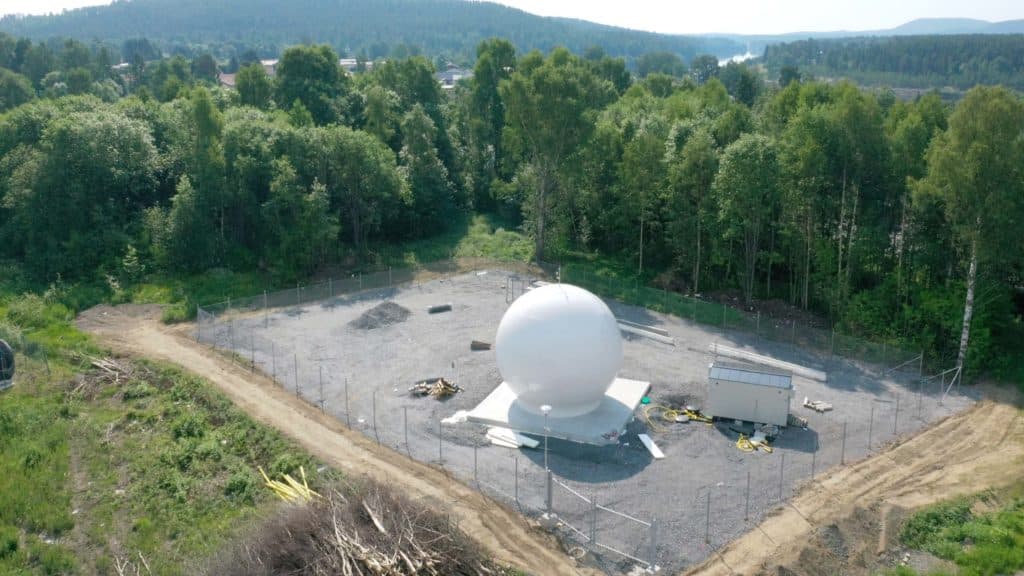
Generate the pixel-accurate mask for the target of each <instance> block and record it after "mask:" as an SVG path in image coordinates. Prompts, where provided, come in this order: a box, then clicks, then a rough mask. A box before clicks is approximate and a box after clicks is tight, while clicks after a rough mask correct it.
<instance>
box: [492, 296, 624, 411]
mask: <svg viewBox="0 0 1024 576" xmlns="http://www.w3.org/2000/svg"><path fill="white" fill-rule="evenodd" d="M494 347H495V353H496V354H497V357H498V370H500V371H501V376H502V378H504V380H505V382H506V383H507V384H508V386H509V387H510V388H511V389H512V391H513V392H515V393H516V395H517V396H518V405H519V406H521V407H522V408H524V409H525V410H528V411H530V412H534V413H541V410H540V407H541V406H544V405H545V404H546V405H549V406H551V416H552V417H555V418H565V417H572V416H578V415H580V414H586V413H587V412H590V411H592V410H594V409H595V408H597V406H598V404H600V403H601V399H602V398H603V397H604V393H605V392H606V391H607V390H608V387H609V386H610V385H611V384H612V382H613V381H614V380H615V376H616V375H617V374H618V372H619V368H620V367H621V366H622V336H621V335H620V333H619V325H618V322H617V321H616V320H615V315H613V314H612V311H611V310H609V309H608V306H607V305H605V303H604V302H602V301H601V299H600V298H598V297H597V296H594V295H593V294H591V293H590V292H587V291H586V290H584V289H582V288H578V287H576V286H571V285H569V284H549V285H547V286H542V287H540V288H535V289H533V290H531V291H529V292H527V293H526V294H524V295H523V296H521V297H520V298H519V299H517V300H516V301H515V302H513V303H512V306H510V307H509V309H508V311H506V312H505V316H504V317H502V319H501V324H499V325H498V335H497V337H496V339H495V343H494Z"/></svg>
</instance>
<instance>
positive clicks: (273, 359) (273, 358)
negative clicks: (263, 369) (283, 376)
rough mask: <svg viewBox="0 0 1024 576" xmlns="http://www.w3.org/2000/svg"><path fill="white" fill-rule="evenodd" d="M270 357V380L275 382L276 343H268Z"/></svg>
mask: <svg viewBox="0 0 1024 576" xmlns="http://www.w3.org/2000/svg"><path fill="white" fill-rule="evenodd" d="M270 357H271V362H272V364H271V365H272V366H273V368H272V369H273V372H272V374H273V376H272V378H273V379H274V382H277V342H271V343H270Z"/></svg>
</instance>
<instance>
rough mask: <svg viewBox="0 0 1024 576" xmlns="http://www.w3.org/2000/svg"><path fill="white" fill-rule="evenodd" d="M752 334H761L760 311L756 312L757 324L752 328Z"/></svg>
mask: <svg viewBox="0 0 1024 576" xmlns="http://www.w3.org/2000/svg"><path fill="white" fill-rule="evenodd" d="M754 333H755V334H760V333H761V311H760V310H758V311H757V324H756V325H755V327H754Z"/></svg>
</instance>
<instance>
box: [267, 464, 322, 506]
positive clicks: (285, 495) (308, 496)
mask: <svg viewBox="0 0 1024 576" xmlns="http://www.w3.org/2000/svg"><path fill="white" fill-rule="evenodd" d="M259 471H260V474H261V475H262V476H263V480H264V482H265V484H266V486H267V488H270V489H271V490H273V491H274V493H275V494H277V496H278V497H279V498H280V499H281V500H284V501H285V502H309V501H311V500H313V499H314V498H319V497H320V495H319V494H317V493H316V492H314V491H313V490H311V489H310V487H309V483H308V482H306V469H305V468H303V467H302V466H299V472H300V473H301V474H302V483H301V484H300V483H299V482H298V481H296V480H295V478H292V476H291V475H290V474H285V475H284V482H281V481H280V480H271V479H270V477H269V476H267V473H266V472H264V471H263V468H262V467H260V468H259Z"/></svg>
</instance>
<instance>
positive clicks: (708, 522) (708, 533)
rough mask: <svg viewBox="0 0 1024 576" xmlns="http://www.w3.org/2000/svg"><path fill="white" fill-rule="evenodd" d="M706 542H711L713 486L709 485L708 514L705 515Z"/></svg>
mask: <svg viewBox="0 0 1024 576" xmlns="http://www.w3.org/2000/svg"><path fill="white" fill-rule="evenodd" d="M704 543H705V544H710V543H711V487H710V486H708V502H707V514H706V515H705V517H704Z"/></svg>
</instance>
